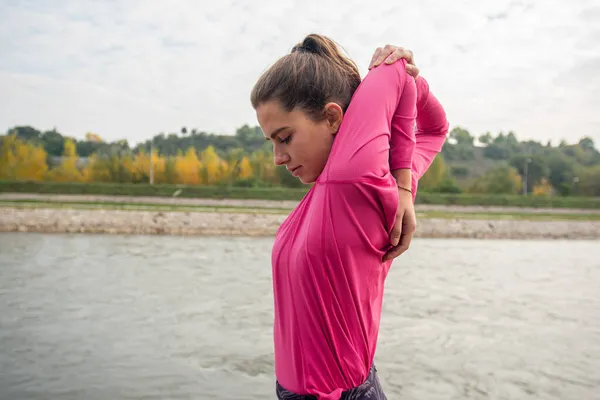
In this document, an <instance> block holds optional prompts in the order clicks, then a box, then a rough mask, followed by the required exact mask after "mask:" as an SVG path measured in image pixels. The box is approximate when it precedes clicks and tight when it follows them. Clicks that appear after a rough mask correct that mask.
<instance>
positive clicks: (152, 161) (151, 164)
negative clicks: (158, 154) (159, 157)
mask: <svg viewBox="0 0 600 400" xmlns="http://www.w3.org/2000/svg"><path fill="white" fill-rule="evenodd" d="M153 155H154V143H153V142H150V184H151V185H152V184H154V160H153V158H152V156H153Z"/></svg>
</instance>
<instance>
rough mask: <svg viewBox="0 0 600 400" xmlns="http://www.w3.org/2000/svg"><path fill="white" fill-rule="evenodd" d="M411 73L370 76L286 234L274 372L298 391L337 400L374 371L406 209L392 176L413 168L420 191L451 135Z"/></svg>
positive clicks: (397, 69) (279, 265) (281, 247)
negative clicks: (397, 229)
mask: <svg viewBox="0 0 600 400" xmlns="http://www.w3.org/2000/svg"><path fill="white" fill-rule="evenodd" d="M405 67H406V64H405V63H404V62H403V61H402V62H396V63H394V64H392V65H382V66H380V67H377V68H374V69H372V70H371V71H370V72H369V73H368V74H367V76H366V77H365V79H364V80H363V82H362V83H361V85H360V86H359V88H358V89H357V90H356V92H355V94H354V97H353V99H352V101H351V103H350V106H349V107H348V110H347V112H346V114H345V116H344V119H343V122H342V125H341V126H340V130H339V132H338V134H337V136H336V139H335V141H334V144H333V147H332V150H331V153H330V156H329V159H328V161H327V164H326V166H325V169H324V170H323V172H322V173H321V175H320V176H319V178H318V179H317V181H316V182H315V184H314V185H313V187H312V188H311V189H310V190H309V192H308V193H307V194H306V196H305V197H304V198H303V200H302V201H301V202H300V203H299V204H298V206H297V207H296V208H295V209H294V211H293V212H292V213H291V214H290V215H289V217H288V218H287V219H286V220H285V221H284V223H283V224H282V225H281V226H280V228H279V230H278V232H277V235H276V238H275V243H274V246H273V253H272V268H273V288H274V301H275V305H274V306H275V321H274V342H275V343H274V344H275V375H276V378H277V380H278V382H279V383H280V384H281V386H283V387H284V388H285V389H287V390H289V391H292V392H295V393H298V394H304V395H307V394H308V395H314V396H317V397H318V398H319V399H323V400H337V399H339V398H340V395H341V393H342V392H343V391H344V390H347V389H350V388H353V387H356V386H359V385H360V384H361V383H363V382H364V381H365V379H366V378H367V376H368V374H369V370H370V368H371V366H372V363H373V358H374V355H375V348H376V344H377V336H378V333H379V324H380V316H381V307H382V299H383V288H384V281H385V278H386V275H387V273H388V270H389V268H390V266H391V261H388V262H385V263H384V262H382V258H383V256H384V254H385V252H386V251H387V250H388V249H389V248H390V243H389V234H390V231H391V229H392V227H393V225H394V223H395V214H396V209H397V207H398V189H397V187H396V183H395V180H394V178H393V176H392V175H391V173H390V171H391V170H393V169H398V168H411V170H412V173H413V189H414V192H415V193H416V188H417V182H418V178H419V177H420V176H422V175H423V173H424V172H425V171H426V170H427V168H428V166H429V165H430V164H431V161H432V160H433V158H434V157H435V155H436V154H437V153H438V152H439V151H440V150H441V147H442V145H443V143H444V140H445V137H446V133H447V130H448V124H447V121H446V117H445V113H444V110H443V108H442V107H441V105H440V104H439V103H438V102H437V100H436V99H435V98H434V97H433V95H431V94H430V93H429V89H428V86H427V83H426V82H425V80H424V79H422V78H419V79H417V81H416V82H415V80H414V79H413V78H412V77H410V76H409V75H407V73H406V69H405ZM415 117H416V125H417V130H416V133H415V131H414V125H415Z"/></svg>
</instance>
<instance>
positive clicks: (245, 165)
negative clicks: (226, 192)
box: [237, 156, 254, 179]
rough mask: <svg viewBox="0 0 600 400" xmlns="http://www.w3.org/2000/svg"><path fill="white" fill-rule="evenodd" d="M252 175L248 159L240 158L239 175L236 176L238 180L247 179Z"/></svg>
mask: <svg viewBox="0 0 600 400" xmlns="http://www.w3.org/2000/svg"><path fill="white" fill-rule="evenodd" d="M253 175H254V171H253V170H252V164H251V163H250V160H249V159H248V157H246V156H244V157H242V161H240V167H239V174H238V176H237V178H238V179H249V178H252V176H253Z"/></svg>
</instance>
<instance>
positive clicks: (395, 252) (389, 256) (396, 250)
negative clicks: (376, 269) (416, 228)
mask: <svg viewBox="0 0 600 400" xmlns="http://www.w3.org/2000/svg"><path fill="white" fill-rule="evenodd" d="M405 251H406V249H405V248H404V247H402V246H396V247H393V248H391V249H390V250H388V252H387V253H386V254H385V256H384V257H383V262H386V261H389V260H393V259H394V258H396V257H398V256H399V255H401V254H402V253H404V252H405Z"/></svg>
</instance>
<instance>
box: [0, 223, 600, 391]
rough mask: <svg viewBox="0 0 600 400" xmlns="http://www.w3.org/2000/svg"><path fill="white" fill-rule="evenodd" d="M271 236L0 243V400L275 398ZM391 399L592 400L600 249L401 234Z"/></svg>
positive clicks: (388, 357) (390, 305) (393, 276)
mask: <svg viewBox="0 0 600 400" xmlns="http://www.w3.org/2000/svg"><path fill="white" fill-rule="evenodd" d="M271 245H272V239H270V238H263V239H258V238H239V237H237V238H223V237H215V238H206V237H164V236H110V235H58V234H54V235H46V234H33V233H5V234H0V399H111V398H114V399H217V400H220V399H240V400H245V399H271V398H273V393H274V392H273V361H272V338H271V324H272V296H271V282H270V261H269V260H270V249H271ZM386 286H387V289H386V290H387V292H386V296H385V300H384V315H383V319H382V326H381V332H380V339H379V345H378V352H377V356H376V363H377V366H378V370H379V373H380V377H381V380H382V384H383V386H384V389H385V390H386V393H387V395H388V398H389V399H390V400H392V399H415V400H416V399H419V400H421V399H426V400H437V399H439V400H442V399H443V400H448V399H520V400H525V399H561V400H567V399H573V400H575V399H577V400H597V399H600V242H598V241H492V240H486V241H480V240H445V239H444V240H426V239H415V240H414V241H413V246H412V247H411V249H410V250H409V252H408V253H407V254H405V255H403V256H402V257H401V258H400V259H398V260H396V261H395V263H394V265H393V267H392V270H391V272H390V275H389V278H388V281H387V284H386Z"/></svg>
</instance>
